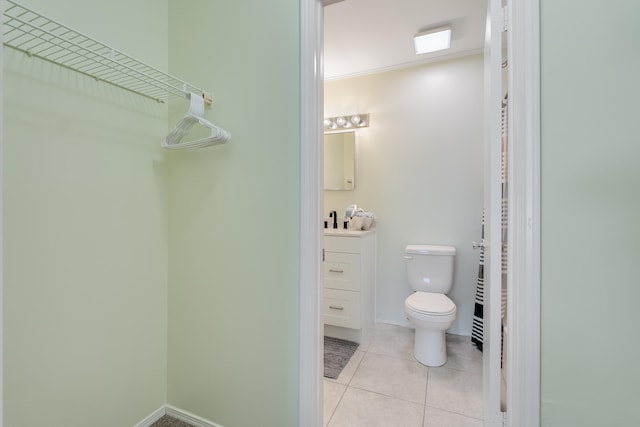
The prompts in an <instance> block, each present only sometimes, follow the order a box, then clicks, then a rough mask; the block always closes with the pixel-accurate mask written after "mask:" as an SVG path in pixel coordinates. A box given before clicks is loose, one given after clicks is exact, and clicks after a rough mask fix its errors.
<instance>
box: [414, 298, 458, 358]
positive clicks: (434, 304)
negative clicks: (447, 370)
mask: <svg viewBox="0 0 640 427" xmlns="http://www.w3.org/2000/svg"><path fill="white" fill-rule="evenodd" d="M404 308H405V313H406V314H407V317H408V318H409V321H410V322H411V323H412V324H413V325H414V327H415V338H414V351H413V355H414V357H415V358H416V360H417V361H418V362H420V363H422V364H423V365H427V366H442V365H444V364H445V363H446V362H447V344H446V340H445V331H446V330H447V329H449V328H450V327H451V325H452V324H453V321H454V320H455V319H456V305H455V304H454V303H453V301H451V300H450V299H449V298H448V297H447V296H446V295H444V294H437V293H430V292H420V291H417V292H414V293H413V294H411V296H409V297H408V298H407V299H406V300H405V302H404Z"/></svg>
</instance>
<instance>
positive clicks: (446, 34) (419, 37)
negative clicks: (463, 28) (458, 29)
mask: <svg viewBox="0 0 640 427" xmlns="http://www.w3.org/2000/svg"><path fill="white" fill-rule="evenodd" d="M413 45H414V47H415V49H416V55H420V54H422V53H429V52H436V51H438V50H444V49H449V48H450V47H451V28H450V27H441V28H435V29H432V30H427V31H421V32H419V33H418V34H416V35H415V36H414V37H413Z"/></svg>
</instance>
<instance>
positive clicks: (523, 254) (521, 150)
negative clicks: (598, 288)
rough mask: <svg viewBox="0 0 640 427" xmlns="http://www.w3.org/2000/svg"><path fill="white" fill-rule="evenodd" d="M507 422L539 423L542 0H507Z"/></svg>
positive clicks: (524, 426) (522, 425) (523, 425)
mask: <svg viewBox="0 0 640 427" xmlns="http://www.w3.org/2000/svg"><path fill="white" fill-rule="evenodd" d="M507 8H508V9H507V10H508V13H507V21H508V22H509V25H508V27H509V29H508V31H507V38H508V46H509V49H508V54H507V55H508V56H507V60H508V63H509V83H508V84H509V112H508V114H509V130H508V132H509V148H508V152H509V162H508V164H509V208H510V212H509V230H508V237H509V242H508V244H507V246H508V248H509V254H508V260H509V265H508V273H507V274H508V280H507V282H508V301H507V321H508V323H507V327H508V333H509V338H508V340H507V341H508V342H507V377H508V378H509V380H508V384H507V409H508V411H507V417H506V425H507V426H514V427H516V426H517V427H538V426H540V107H541V106H540V0H524V1H522V0H508V1H507Z"/></svg>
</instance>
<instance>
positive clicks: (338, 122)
mask: <svg viewBox="0 0 640 427" xmlns="http://www.w3.org/2000/svg"><path fill="white" fill-rule="evenodd" d="M323 124H324V130H325V131H339V130H348V129H357V128H366V127H368V126H369V115H368V114H353V115H351V116H337V117H327V118H325V119H324V123H323Z"/></svg>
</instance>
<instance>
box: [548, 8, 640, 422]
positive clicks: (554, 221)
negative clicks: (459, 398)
mask: <svg viewBox="0 0 640 427" xmlns="http://www.w3.org/2000/svg"><path fill="white" fill-rule="evenodd" d="M541 3H542V8H541V10H542V15H541V20H542V25H541V32H542V43H541V50H542V58H541V59H542V69H541V72H542V98H541V100H542V159H541V160H542V200H541V202H542V260H541V261H542V277H541V279H542V301H541V303H542V310H541V315H542V325H541V328H542V337H541V338H542V340H541V347H542V354H541V377H542V378H541V420H542V425H543V426H550V427H551V426H585V427H591V426H594V427H595V426H620V427H626V426H637V425H640V413H639V412H638V402H640V387H638V384H640V369H638V360H640V343H639V341H638V326H639V325H640V310H638V303H639V302H640V285H639V283H640V280H639V279H638V273H639V271H638V261H639V260H640V245H639V244H638V242H640V224H639V219H640V191H638V184H639V183H640V142H639V135H640V121H639V120H638V119H639V116H638V111H639V109H638V99H640V85H639V84H638V76H639V75H640V50H639V49H638V42H639V41H640V26H639V25H638V22H640V3H639V2H638V1H636V0H614V1H610V2H606V3H604V2H598V1H588V2H584V1H580V0H565V1H562V2H558V1H553V0H543V1H542V2H541Z"/></svg>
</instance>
